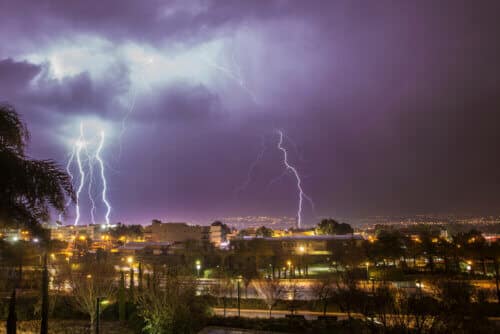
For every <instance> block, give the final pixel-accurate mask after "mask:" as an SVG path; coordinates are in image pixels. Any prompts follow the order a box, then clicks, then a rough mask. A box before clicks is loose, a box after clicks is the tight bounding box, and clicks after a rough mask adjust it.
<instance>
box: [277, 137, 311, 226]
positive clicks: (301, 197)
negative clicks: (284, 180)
mask: <svg viewBox="0 0 500 334" xmlns="http://www.w3.org/2000/svg"><path fill="white" fill-rule="evenodd" d="M276 132H277V133H278V135H279V141H278V149H279V150H280V151H281V152H283V164H284V165H285V169H286V170H287V171H289V172H291V173H292V174H293V175H294V177H295V180H296V181H297V190H298V193H299V206H298V209H297V227H298V228H300V227H301V226H302V205H303V203H304V198H305V199H306V200H308V201H309V202H310V203H311V206H312V208H313V211H314V203H313V201H312V199H311V197H309V196H308V195H307V194H306V193H304V190H303V189H302V179H301V178H300V175H299V172H298V171H297V168H295V167H294V166H292V165H291V164H290V163H289V162H288V151H287V150H286V148H285V147H283V136H284V135H283V131H282V130H276Z"/></svg>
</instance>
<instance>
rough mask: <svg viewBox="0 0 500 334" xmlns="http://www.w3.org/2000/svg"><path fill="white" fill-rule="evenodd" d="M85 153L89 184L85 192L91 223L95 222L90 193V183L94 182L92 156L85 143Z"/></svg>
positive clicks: (92, 198)
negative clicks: (87, 196) (88, 202)
mask: <svg viewBox="0 0 500 334" xmlns="http://www.w3.org/2000/svg"><path fill="white" fill-rule="evenodd" d="M84 150H85V154H86V155H87V162H88V169H89V174H88V179H89V184H88V187H87V193H88V195H89V200H90V220H91V222H92V224H95V209H96V207H95V200H94V195H93V193H92V185H93V183H94V157H93V156H92V155H90V153H89V150H88V148H87V145H85V147H84Z"/></svg>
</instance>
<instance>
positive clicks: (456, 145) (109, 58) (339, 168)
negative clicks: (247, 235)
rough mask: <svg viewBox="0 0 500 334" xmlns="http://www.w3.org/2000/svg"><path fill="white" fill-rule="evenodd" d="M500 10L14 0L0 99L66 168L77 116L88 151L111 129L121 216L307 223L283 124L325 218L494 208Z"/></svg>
mask: <svg viewBox="0 0 500 334" xmlns="http://www.w3.org/2000/svg"><path fill="white" fill-rule="evenodd" d="M499 17H500V6H499V5H498V1H493V0H492V1H488V0H482V1H460V0H449V1H445V0H443V1H436V0H429V1H422V0H419V1H416V0H415V1H396V0H394V1H385V0H378V1H369V0H365V1H354V0H346V1H333V0H325V1H285V0H277V1H229V0H228V1H215V0H214V1H185V0H179V1H158V0H157V1H128V0H107V1H102V0H87V1H67V0H58V1H42V0H15V1H13V0H3V1H1V2H0V41H1V43H0V101H8V102H9V103H11V104H13V105H14V106H15V107H16V108H17V110H18V111H19V112H20V113H21V115H22V116H23V118H24V120H25V121H26V122H27V124H28V126H29V128H30V130H31V132H32V140H31V144H30V147H29V152H30V155H31V156H32V157H35V158H51V159H55V160H56V161H58V162H60V164H61V166H62V167H65V165H66V162H67V161H68V157H69V155H70V154H71V152H72V150H73V148H74V145H75V142H76V141H77V140H78V137H79V126H80V123H82V124H83V125H84V131H85V140H86V144H85V145H86V146H85V149H86V150H87V152H88V153H89V154H90V155H92V154H93V152H95V150H96V147H97V143H98V140H99V135H100V132H101V131H105V139H106V141H105V143H104V145H103V149H102V154H101V155H102V158H103V159H104V160H105V173H106V175H107V181H108V198H109V200H110V202H111V204H112V207H113V208H112V211H111V220H112V222H117V221H122V222H126V223H146V222H148V221H150V220H151V219H152V218H160V219H165V220H187V221H196V222H204V221H206V222H208V221H209V220H212V219H215V218H221V217H226V216H236V215H273V216H278V215H279V216H282V215H286V216H292V217H293V216H294V215H295V213H296V210H297V190H296V184H295V179H294V178H293V176H292V175H291V174H287V175H284V176H283V177H281V178H278V177H279V176H280V175H281V174H282V173H283V170H284V168H283V167H284V166H283V162H282V155H281V152H280V151H279V150H278V149H277V143H278V139H279V138H278V135H277V133H276V129H282V130H283V131H284V133H285V134H286V138H285V141H284V146H285V147H286V148H287V149H288V152H289V156H288V158H289V161H290V162H291V163H293V164H294V165H295V166H296V167H297V169H298V171H299V172H300V174H301V175H302V185H303V189H304V191H305V192H306V193H307V194H308V195H309V196H310V197H312V199H313V200H314V202H315V204H316V213H315V214H316V216H333V217H359V216H366V215H396V214H407V215H411V214H420V213H459V214H484V215H486V214H498V213H500V158H499V156H500V108H499V107H500V93H499V90H500V82H499V75H500V65H499V64H500V46H499V45H500V38H499V35H498V32H499V31H500V20H499V19H498V18H499ZM263 147H264V148H265V151H264V153H263V154H262V159H261V160H260V161H259V162H258V163H256V164H254V167H255V168H253V169H252V170H251V173H250V177H251V180H249V182H246V181H247V177H248V173H249V168H250V166H251V165H252V163H254V162H255V160H256V159H257V157H259V154H260V152H261V149H262V148H263ZM82 154H83V151H82ZM82 159H83V160H82V161H83V163H84V164H85V163H86V162H87V160H86V159H87V157H86V156H82ZM71 168H72V169H71V170H72V172H73V174H74V175H75V184H76V185H78V171H77V168H76V165H75V164H74V163H73V165H72V166H71ZM87 176H88V175H87ZM94 177H95V180H94V185H93V187H94V188H93V194H94V196H95V197H96V212H95V216H96V220H97V221H99V222H100V221H102V219H103V218H102V217H103V214H104V209H105V208H104V205H103V203H102V201H101V200H100V189H101V187H102V182H101V180H100V178H99V174H98V170H97V169H95V170H94ZM272 180H273V182H271V183H270V181H272ZM245 183H248V185H247V187H246V188H244V189H242V186H243V185H245ZM87 186H88V185H87V184H85V187H84V189H83V190H82V194H81V210H82V218H81V223H86V222H89V220H90V215H89V207H90V202H89V199H88V194H87V192H88V191H87ZM74 215H75V213H74V211H72V209H71V210H70V211H69V214H68V217H67V218H66V222H68V223H70V222H72V221H73V219H74ZM313 216H314V214H313V213H312V210H311V207H310V206H309V205H308V203H307V202H305V203H304V221H305V222H306V223H313V222H315V220H316V218H314V217H313Z"/></svg>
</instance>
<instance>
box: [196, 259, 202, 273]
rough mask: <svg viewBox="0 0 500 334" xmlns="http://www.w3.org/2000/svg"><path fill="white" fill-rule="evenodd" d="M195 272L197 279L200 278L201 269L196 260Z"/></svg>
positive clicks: (199, 262)
mask: <svg viewBox="0 0 500 334" xmlns="http://www.w3.org/2000/svg"><path fill="white" fill-rule="evenodd" d="M195 263H196V272H197V275H198V277H200V269H201V261H200V260H196V262H195Z"/></svg>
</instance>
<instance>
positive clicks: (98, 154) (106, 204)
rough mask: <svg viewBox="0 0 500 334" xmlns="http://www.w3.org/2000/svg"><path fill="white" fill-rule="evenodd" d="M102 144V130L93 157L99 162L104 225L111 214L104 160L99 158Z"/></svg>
mask: <svg viewBox="0 0 500 334" xmlns="http://www.w3.org/2000/svg"><path fill="white" fill-rule="evenodd" d="M103 145H104V131H101V140H100V141H99V147H98V148H97V151H96V154H95V157H96V159H97V161H98V162H99V167H100V170H101V181H102V194H101V197H102V202H103V203H104V205H105V206H106V214H105V215H104V219H105V221H106V226H109V215H110V214H111V205H110V204H109V202H108V199H107V197H106V192H107V190H108V184H107V181H106V176H105V173H104V162H103V160H102V158H101V151H102V147H103Z"/></svg>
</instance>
